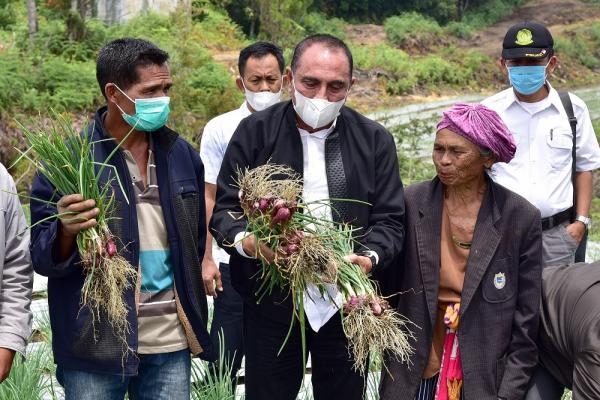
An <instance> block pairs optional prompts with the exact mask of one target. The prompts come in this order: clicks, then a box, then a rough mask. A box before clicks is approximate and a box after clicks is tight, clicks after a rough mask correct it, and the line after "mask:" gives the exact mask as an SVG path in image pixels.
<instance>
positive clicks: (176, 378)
mask: <svg viewBox="0 0 600 400" xmlns="http://www.w3.org/2000/svg"><path fill="white" fill-rule="evenodd" d="M138 357H139V358H140V364H139V368H138V374H137V375H136V376H121V375H107V374H100V373H90V372H84V371H78V370H74V369H68V368H64V367H61V366H60V365H59V366H58V367H57V369H56V378H57V379H58V382H59V383H60V384H61V385H62V387H63V388H64V389H65V400H123V398H124V397H125V393H127V394H128V395H129V399H130V400H189V399H190V370H191V356H190V352H189V350H188V349H185V350H181V351H176V352H173V353H161V354H140V355H138Z"/></svg>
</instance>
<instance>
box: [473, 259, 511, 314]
mask: <svg viewBox="0 0 600 400" xmlns="http://www.w3.org/2000/svg"><path fill="white" fill-rule="evenodd" d="M511 266H512V258H510V257H508V258H502V259H500V260H495V261H494V262H493V263H492V264H491V265H490V266H489V268H488V270H487V272H486V273H485V275H484V277H483V280H482V282H481V285H482V292H483V298H484V299H485V301H487V302H488V303H502V302H505V301H508V300H510V299H511V298H512V297H513V296H514V294H515V280H516V279H517V277H516V276H513V275H514V271H513V270H512V268H511Z"/></svg>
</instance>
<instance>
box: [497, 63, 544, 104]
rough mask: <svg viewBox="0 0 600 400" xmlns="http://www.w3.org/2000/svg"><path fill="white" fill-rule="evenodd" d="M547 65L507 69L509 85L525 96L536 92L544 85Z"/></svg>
mask: <svg viewBox="0 0 600 400" xmlns="http://www.w3.org/2000/svg"><path fill="white" fill-rule="evenodd" d="M548 64H550V62H548ZM548 64H546V65H522V66H516V67H507V68H508V79H510V84H511V85H512V87H513V88H514V89H515V90H516V91H517V92H519V93H521V94H524V95H526V96H527V95H530V94H533V93H535V92H537V91H538V90H540V89H541V87H542V86H544V83H546V67H548Z"/></svg>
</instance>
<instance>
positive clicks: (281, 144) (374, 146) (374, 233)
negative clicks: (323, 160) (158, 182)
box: [210, 101, 404, 321]
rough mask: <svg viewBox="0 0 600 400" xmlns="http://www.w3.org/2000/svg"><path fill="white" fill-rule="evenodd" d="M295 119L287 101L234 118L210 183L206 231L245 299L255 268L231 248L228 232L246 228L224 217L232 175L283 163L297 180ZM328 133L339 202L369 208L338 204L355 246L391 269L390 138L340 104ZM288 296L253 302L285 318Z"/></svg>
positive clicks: (234, 195) (394, 210)
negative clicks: (340, 184) (341, 176)
mask: <svg viewBox="0 0 600 400" xmlns="http://www.w3.org/2000/svg"><path fill="white" fill-rule="evenodd" d="M295 116H296V114H295V111H294V108H293V106H292V102H291V101H288V102H282V103H279V104H276V105H274V106H272V107H270V108H269V109H267V110H264V111H261V112H257V113H254V114H252V115H251V116H249V117H247V118H246V119H244V120H242V122H241V123H240V124H239V126H238V128H237V130H236V132H235V133H234V135H233V137H232V139H231V141H230V142H229V145H228V147H227V151H226V153H225V157H224V160H223V164H222V166H221V170H220V172H219V177H218V179H217V199H216V206H215V209H214V212H213V218H212V220H211V225H210V227H211V230H212V233H213V235H214V236H215V238H216V239H217V241H218V243H219V245H220V246H221V247H223V248H224V249H225V250H227V251H228V252H229V254H231V259H230V265H231V278H232V283H233V285H234V288H235V289H236V290H237V291H238V292H240V293H241V294H242V296H243V297H244V298H245V299H246V300H248V301H252V302H256V298H255V292H256V290H257V288H258V286H257V284H258V282H259V275H260V266H259V263H258V262H257V261H256V260H254V259H249V258H245V257H243V256H241V255H239V254H238V253H237V251H236V249H235V248H234V247H232V246H231V244H232V243H233V242H234V238H235V235H236V234H237V233H239V232H242V231H245V230H246V220H245V219H244V218H242V219H236V218H234V217H233V216H232V215H233V214H232V212H234V213H236V212H237V213H239V212H241V211H242V209H241V207H240V203H239V199H238V188H237V187H235V178H236V174H237V171H238V170H239V169H242V170H243V169H244V168H246V167H247V168H254V167H257V166H260V165H263V164H265V163H267V162H271V163H273V164H284V165H288V166H290V167H291V168H293V169H294V170H295V171H296V172H298V173H299V174H300V175H301V176H302V174H303V154H302V142H301V138H300V133H299V132H298V128H297V126H296V119H295ZM335 129H336V130H337V131H338V133H339V136H340V145H341V153H342V159H343V164H344V171H345V176H346V181H347V182H346V188H347V192H348V193H347V198H350V199H355V200H360V201H362V202H367V203H369V204H370V205H369V204H364V203H363V204H361V203H359V202H349V203H346V205H347V208H348V216H349V218H348V219H349V220H348V221H346V222H351V224H352V225H353V226H354V227H356V228H360V231H358V232H357V236H358V240H359V241H360V243H361V244H362V245H363V246H365V247H366V248H369V249H371V250H373V251H375V252H377V254H378V255H379V259H380V261H379V264H378V268H385V267H386V266H388V265H392V264H394V265H396V264H395V263H392V260H394V259H395V258H396V257H397V256H398V254H399V252H400V249H401V246H402V239H403V236H404V228H403V223H402V219H403V215H404V198H403V188H402V182H401V181H400V175H399V168H398V159H397V154H396V147H395V143H394V139H393V137H392V136H391V135H390V133H389V132H388V131H387V130H386V129H385V128H384V127H382V126H381V125H380V124H378V123H376V122H374V121H372V120H369V119H367V118H365V117H363V116H362V115H360V114H358V113H357V112H355V111H354V110H352V109H350V108H348V107H342V109H341V111H340V115H339V116H338V118H337V122H336V127H335ZM323 179H326V178H325V177H323ZM360 250H361V249H355V251H360ZM289 297H290V296H288V295H287V292H286V291H281V292H279V293H276V292H274V293H273V295H272V296H269V297H267V298H264V299H263V300H262V302H261V303H263V304H265V307H267V308H269V307H270V306H272V309H270V310H269V311H268V312H269V314H270V315H271V316H272V317H275V318H277V317H281V318H282V319H285V320H287V321H289V320H290V319H289V318H290V317H289V313H290V308H289V307H291V300H290V298H289Z"/></svg>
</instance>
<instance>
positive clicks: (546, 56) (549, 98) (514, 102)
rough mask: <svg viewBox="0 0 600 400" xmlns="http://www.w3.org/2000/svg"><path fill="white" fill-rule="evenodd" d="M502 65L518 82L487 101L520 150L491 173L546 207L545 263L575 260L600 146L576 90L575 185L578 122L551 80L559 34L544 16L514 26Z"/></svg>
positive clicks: (599, 160) (542, 209)
mask: <svg viewBox="0 0 600 400" xmlns="http://www.w3.org/2000/svg"><path fill="white" fill-rule="evenodd" d="M500 64H501V66H502V70H503V72H504V73H505V74H506V75H507V76H508V79H509V81H510V84H511V86H512V87H511V88H508V89H506V90H504V91H502V92H500V93H497V94H495V95H493V96H491V97H489V98H487V99H485V100H484V101H483V102H482V103H483V104H485V105H486V106H488V107H489V108H491V109H493V110H494V111H496V112H497V113H498V114H499V115H500V117H501V118H502V119H503V120H504V122H505V123H506V125H507V126H508V128H509V129H510V131H511V132H512V134H513V136H514V138H515V141H516V143H517V152H516V154H515V157H514V158H513V160H512V161H511V162H509V163H497V164H494V166H493V167H492V174H491V176H492V179H494V181H496V182H498V183H499V184H501V185H502V186H505V187H507V188H508V189H511V190H513V191H514V192H517V193H518V194H520V195H521V196H523V197H525V198H526V199H527V200H529V201H530V202H531V203H533V205H535V206H536V207H537V208H538V209H539V210H540V212H541V215H542V231H543V232H542V241H543V260H544V265H545V266H550V265H563V264H570V263H573V262H574V260H575V252H576V250H577V247H578V245H579V244H580V242H581V241H582V238H583V237H584V234H585V232H586V229H587V227H588V226H589V224H590V222H591V220H590V216H589V211H590V203H591V200H592V190H593V185H592V171H593V170H594V169H596V168H598V167H600V148H599V147H598V141H597V140H596V136H595V134H594V128H593V127H592V122H591V120H590V115H589V112H588V109H587V107H586V105H585V103H584V102H583V101H582V100H581V99H580V98H579V97H577V96H575V95H574V94H572V93H571V94H570V98H571V102H572V104H573V110H574V116H575V117H576V118H577V128H576V138H575V139H576V148H575V154H576V156H575V170H576V173H575V184H574V186H575V187H574V188H573V182H572V178H571V173H572V164H573V163H572V147H573V135H572V133H571V126H570V124H569V119H568V117H567V112H566V111H565V108H564V107H563V105H562V102H561V100H560V97H559V93H558V92H557V91H556V90H555V89H554V88H553V87H552V86H551V85H550V83H549V82H548V76H549V75H550V74H552V72H553V71H554V69H555V68H556V65H557V58H556V55H555V54H554V40H553V38H552V35H551V34H550V32H549V31H548V29H547V28H546V27H545V26H543V25H541V24H539V23H537V22H529V21H527V22H521V23H518V24H516V25H513V26H511V27H510V28H509V29H508V31H507V33H506V36H505V37H504V42H503V44H502V58H501V59H500ZM573 190H575V196H573ZM574 197H575V198H576V204H573V198H574ZM573 207H575V208H574V209H573Z"/></svg>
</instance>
